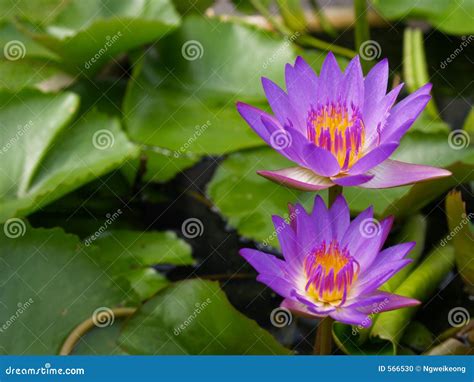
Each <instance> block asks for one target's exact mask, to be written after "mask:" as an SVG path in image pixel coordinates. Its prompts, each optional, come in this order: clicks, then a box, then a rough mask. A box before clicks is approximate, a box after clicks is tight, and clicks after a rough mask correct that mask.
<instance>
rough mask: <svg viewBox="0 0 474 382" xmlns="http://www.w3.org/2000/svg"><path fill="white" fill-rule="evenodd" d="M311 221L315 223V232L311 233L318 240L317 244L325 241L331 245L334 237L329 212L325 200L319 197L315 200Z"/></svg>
mask: <svg viewBox="0 0 474 382" xmlns="http://www.w3.org/2000/svg"><path fill="white" fill-rule="evenodd" d="M311 220H312V221H314V223H315V230H314V231H313V232H311V233H310V235H311V236H313V237H315V238H316V240H317V243H316V244H320V243H322V242H323V241H325V242H326V244H329V243H330V242H331V240H332V238H333V236H334V234H333V232H332V224H331V219H330V218H329V211H328V210H327V208H326V205H325V204H324V200H323V198H321V196H319V195H317V196H316V197H315V199H314V206H313V212H312V213H311Z"/></svg>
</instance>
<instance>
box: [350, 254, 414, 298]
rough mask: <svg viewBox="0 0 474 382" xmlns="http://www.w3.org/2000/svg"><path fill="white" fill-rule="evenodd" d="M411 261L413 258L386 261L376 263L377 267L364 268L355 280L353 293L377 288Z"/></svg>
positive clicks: (363, 292)
mask: <svg viewBox="0 0 474 382" xmlns="http://www.w3.org/2000/svg"><path fill="white" fill-rule="evenodd" d="M411 262H413V259H402V260H395V261H387V262H386V263H383V264H378V266H377V267H370V269H365V272H363V273H362V274H361V276H360V278H359V279H358V280H357V284H356V286H355V288H354V293H356V294H365V293H367V292H370V291H373V290H374V289H377V288H378V287H379V286H381V285H382V284H383V283H385V281H387V280H388V279H390V278H391V277H392V276H393V275H394V274H395V273H397V272H398V271H399V270H400V269H402V268H404V267H406V266H407V265H408V264H410V263H411Z"/></svg>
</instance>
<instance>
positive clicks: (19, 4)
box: [0, 0, 69, 24]
mask: <svg viewBox="0 0 474 382" xmlns="http://www.w3.org/2000/svg"><path fill="white" fill-rule="evenodd" d="M68 4H69V1H64V0H35V1H31V0H0V8H1V9H3V10H5V12H4V13H3V12H2V15H1V16H0V18H1V19H3V18H14V17H17V18H23V19H27V20H30V21H31V22H34V23H38V24H41V23H43V24H46V23H48V22H50V21H51V20H53V19H54V18H55V17H57V15H58V14H59V13H60V12H61V11H62V10H63V9H64V8H65V7H66V6H67V5H68ZM7 10H8V11H7Z"/></svg>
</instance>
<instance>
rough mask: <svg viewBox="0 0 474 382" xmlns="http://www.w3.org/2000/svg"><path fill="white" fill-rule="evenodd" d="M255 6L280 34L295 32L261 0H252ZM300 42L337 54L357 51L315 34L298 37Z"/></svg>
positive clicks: (350, 54)
mask: <svg viewBox="0 0 474 382" xmlns="http://www.w3.org/2000/svg"><path fill="white" fill-rule="evenodd" d="M250 3H251V4H252V5H253V7H254V8H255V9H256V10H257V11H258V12H259V13H260V14H261V15H262V16H263V17H265V19H266V20H267V21H268V23H269V24H270V25H271V26H272V27H273V28H274V29H275V30H276V31H278V32H279V33H280V34H282V35H283V36H286V37H290V36H291V35H293V34H294V33H293V32H292V31H291V30H290V29H289V28H287V27H286V26H285V25H284V24H282V23H280V22H279V21H278V20H277V18H276V17H274V16H273V15H272V14H271V13H270V11H269V10H268V9H267V8H266V7H265V6H264V5H263V4H262V2H261V1H260V0H250ZM297 41H298V43H299V44H300V45H302V46H306V47H312V48H317V49H321V50H326V51H333V52H334V53H335V54H338V55H341V56H344V57H348V58H352V57H354V56H355V55H356V54H357V53H356V52H354V51H353V50H351V49H348V48H344V47H343V46H339V45H335V44H331V43H329V42H326V41H323V40H320V39H318V38H316V37H313V36H308V35H303V36H299V37H298V39H297Z"/></svg>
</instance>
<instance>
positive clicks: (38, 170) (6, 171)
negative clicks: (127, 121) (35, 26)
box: [0, 91, 137, 221]
mask: <svg viewBox="0 0 474 382" xmlns="http://www.w3.org/2000/svg"><path fill="white" fill-rule="evenodd" d="M77 104H78V99H77V97H76V96H75V95H74V94H72V93H63V94H59V95H46V94H42V93H39V92H34V91H23V92H21V93H16V94H12V93H8V92H0V105H2V107H1V110H0V121H1V122H0V123H1V124H2V129H1V130H0V136H1V141H2V142H5V144H4V146H3V147H2V148H1V149H0V156H1V157H2V160H1V161H0V170H1V171H0V180H1V182H0V211H1V212H0V221H5V220H7V219H8V218H10V217H12V216H16V215H25V214H28V213H30V212H32V211H35V210H37V209H39V208H41V207H42V206H43V205H46V204H48V203H50V202H51V201H53V200H55V199H57V198H59V197H60V196H63V195H65V194H66V193H68V192H70V191H71V190H73V189H76V188H77V187H79V186H81V185H83V184H85V183H86V182H88V181H90V180H92V179H94V178H97V177H98V176H100V175H102V174H105V173H106V172H108V171H110V170H112V169H114V168H117V167H119V166H120V165H121V164H122V163H123V162H124V161H126V160H127V159H130V158H132V157H133V156H135V155H137V149H136V147H135V146H134V145H132V144H131V143H130V142H129V141H128V140H127V138H126V137H125V135H124V133H123V132H122V131H121V130H120V123H119V121H118V120H117V119H114V118H109V117H106V116H104V115H102V114H99V113H97V112H94V111H93V112H90V113H88V114H86V115H84V116H82V117H81V118H80V119H79V120H77V121H76V122H75V123H74V124H73V125H71V126H70V127H67V128H66V125H67V123H68V122H69V121H70V120H71V118H72V116H73V114H74V112H75V110H76V109H77Z"/></svg>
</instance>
